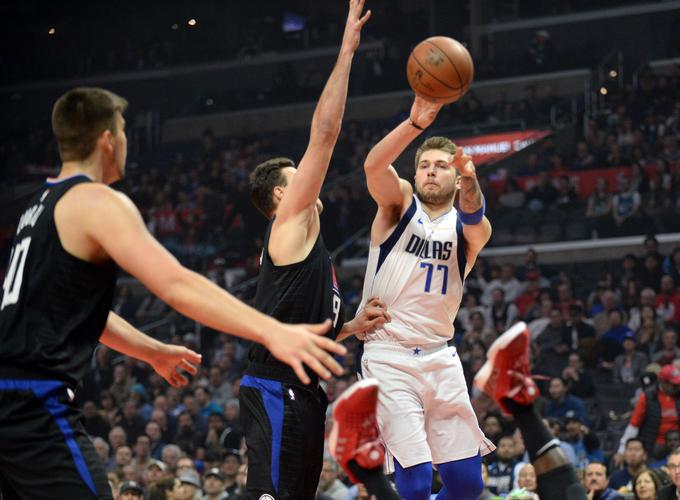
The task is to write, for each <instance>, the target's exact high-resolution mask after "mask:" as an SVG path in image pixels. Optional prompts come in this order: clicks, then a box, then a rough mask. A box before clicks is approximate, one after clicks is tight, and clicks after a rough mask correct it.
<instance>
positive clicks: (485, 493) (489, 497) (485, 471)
mask: <svg viewBox="0 0 680 500" xmlns="http://www.w3.org/2000/svg"><path fill="white" fill-rule="evenodd" d="M482 481H484V489H483V490H482V493H481V494H480V495H479V500H493V499H494V498H497V497H494V494H493V493H491V491H489V486H488V485H489V466H488V465H486V464H485V463H484V462H482Z"/></svg>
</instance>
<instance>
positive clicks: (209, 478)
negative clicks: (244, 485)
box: [201, 467, 231, 500]
mask: <svg viewBox="0 0 680 500" xmlns="http://www.w3.org/2000/svg"><path fill="white" fill-rule="evenodd" d="M203 491H205V494H204V495H203V496H202V497H201V500H225V499H227V498H231V496H230V494H229V493H227V492H226V491H225V490H224V476H223V475H222V471H221V470H220V469H219V468H218V467H213V468H212V469H209V470H208V471H206V473H205V474H204V475H203Z"/></svg>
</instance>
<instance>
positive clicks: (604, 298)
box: [593, 290, 620, 337]
mask: <svg viewBox="0 0 680 500" xmlns="http://www.w3.org/2000/svg"><path fill="white" fill-rule="evenodd" d="M600 300H601V302H602V308H601V310H600V311H599V312H597V313H596V314H595V315H594V317H593V327H594V328H595V333H596V334H597V335H598V337H599V336H601V335H602V334H604V332H606V331H607V330H608V329H609V328H610V326H609V313H610V312H611V311H613V310H618V309H619V307H620V306H619V304H618V300H617V298H616V294H615V293H614V292H612V291H611V290H603V292H602V295H601V299H600Z"/></svg>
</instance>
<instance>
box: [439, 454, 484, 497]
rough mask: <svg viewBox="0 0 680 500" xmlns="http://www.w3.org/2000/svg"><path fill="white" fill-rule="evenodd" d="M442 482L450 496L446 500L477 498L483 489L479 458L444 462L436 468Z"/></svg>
mask: <svg viewBox="0 0 680 500" xmlns="http://www.w3.org/2000/svg"><path fill="white" fill-rule="evenodd" d="M437 468H438V469H439V475H440V476H441V478H442V482H443V483H444V485H445V486H446V489H447V491H448V492H450V494H449V495H448V499H453V498H455V499H456V500H472V499H477V498H479V495H480V494H481V493H482V490H483V489H484V481H483V480H482V463H481V457H480V456H479V455H477V456H476V457H470V458H465V459H463V460H454V461H452V462H446V463H444V464H441V465H439V466H438V467H437Z"/></svg>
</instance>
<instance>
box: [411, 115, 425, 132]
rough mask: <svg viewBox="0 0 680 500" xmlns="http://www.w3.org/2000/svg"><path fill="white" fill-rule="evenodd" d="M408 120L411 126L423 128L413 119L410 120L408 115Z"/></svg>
mask: <svg viewBox="0 0 680 500" xmlns="http://www.w3.org/2000/svg"><path fill="white" fill-rule="evenodd" d="M408 122H409V123H410V124H411V126H412V127H414V128H417V129H418V130H425V129H424V128H423V127H421V126H420V125H417V124H416V122H414V121H413V120H411V118H410V117H409V119H408Z"/></svg>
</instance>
